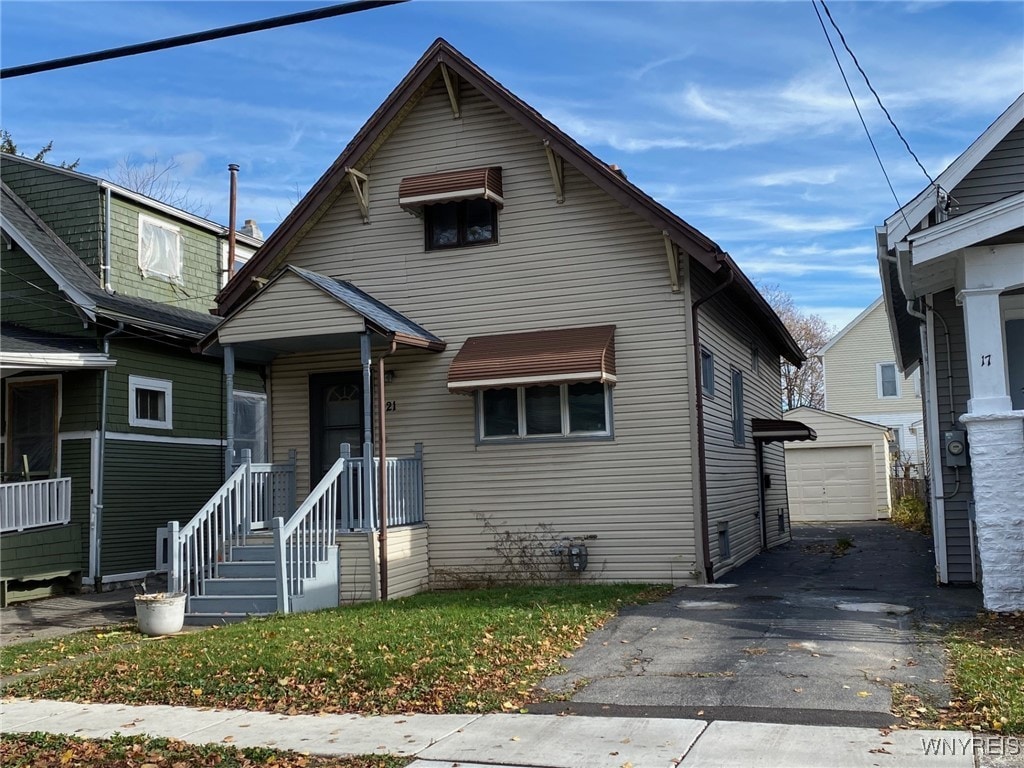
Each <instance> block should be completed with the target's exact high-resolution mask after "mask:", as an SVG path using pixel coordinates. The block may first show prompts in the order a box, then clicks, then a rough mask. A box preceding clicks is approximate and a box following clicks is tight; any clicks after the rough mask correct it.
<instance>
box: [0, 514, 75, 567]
mask: <svg viewBox="0 0 1024 768" xmlns="http://www.w3.org/2000/svg"><path fill="white" fill-rule="evenodd" d="M80 570H82V531H81V527H80V526H78V525H76V524H74V523H72V524H71V525H62V526H60V527H59V528H47V529H45V530H34V531H22V532H21V533H11V534H7V535H6V536H2V537H0V579H31V578H37V579H38V578H43V577H52V576H53V575H55V574H58V573H68V572H72V571H80Z"/></svg>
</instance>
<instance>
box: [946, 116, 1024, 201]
mask: <svg viewBox="0 0 1024 768" xmlns="http://www.w3.org/2000/svg"><path fill="white" fill-rule="evenodd" d="M1019 192H1024V123H1018V124H1017V127H1016V128H1014V129H1013V130H1012V131H1010V132H1009V133H1008V134H1007V135H1006V137H1005V138H1004V139H1003V140H1002V141H1001V142H999V144H997V145H996V146H995V147H994V148H993V149H992V151H991V152H989V153H988V155H986V156H985V159H984V160H982V161H981V162H980V163H978V164H977V165H976V166H975V167H974V169H973V170H972V171H971V172H970V173H968V174H967V176H966V177H964V179H963V181H961V182H960V183H959V184H957V185H956V187H954V188H953V191H952V193H951V194H952V197H953V198H954V199H955V200H956V208H954V209H953V210H952V211H951V212H950V216H951V217H956V216H963V215H964V214H965V213H970V212H971V211H974V210H977V209H978V208H981V207H983V206H986V205H991V204H992V203H995V202H998V201H999V200H1002V199H1003V198H1006V197H1009V196H1010V195H1015V194H1017V193H1019Z"/></svg>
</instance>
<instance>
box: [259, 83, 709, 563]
mask: <svg viewBox="0 0 1024 768" xmlns="http://www.w3.org/2000/svg"><path fill="white" fill-rule="evenodd" d="M462 109H463V118H462V119H460V120H453V119H452V116H451V109H450V106H449V104H448V99H447V95H446V93H445V91H444V89H443V87H441V86H438V87H435V88H434V89H433V90H432V91H431V92H430V94H429V95H428V96H426V97H425V99H424V100H423V101H422V102H421V103H420V105H419V106H418V107H417V109H416V110H415V111H414V112H413V113H412V114H411V115H410V117H409V118H408V119H407V120H406V121H405V122H404V123H403V124H402V125H401V126H400V127H399V128H398V129H397V130H396V131H395V132H394V134H393V135H392V136H391V138H390V139H389V141H388V142H387V143H386V144H385V145H384V146H383V147H382V148H381V149H380V151H379V152H378V154H377V155H376V156H375V157H374V159H373V160H372V162H370V163H369V164H367V165H366V166H365V167H363V168H362V170H363V171H364V172H366V173H367V174H368V175H369V177H370V189H371V194H370V220H371V223H370V224H369V225H364V224H363V223H362V217H361V215H360V213H359V210H358V207H357V206H356V205H355V203H354V202H353V199H352V197H351V194H350V193H345V194H344V195H343V196H342V197H341V198H340V199H339V201H338V202H336V203H335V204H334V205H333V207H332V208H331V209H330V210H329V211H328V212H327V213H326V214H325V216H324V218H323V219H322V220H321V221H320V222H319V223H318V224H317V226H316V227H314V228H313V229H312V230H311V231H310V233H309V234H308V235H307V236H306V237H305V238H304V239H303V240H302V241H301V242H300V243H299V244H298V246H297V247H296V249H295V250H294V251H293V252H292V254H291V255H290V257H289V259H290V261H291V262H292V263H294V264H296V265H298V266H302V267H306V268H308V269H312V270H314V271H317V272H321V273H324V274H327V275H331V276H335V277H344V278H346V279H349V280H352V281H353V282H354V283H355V284H356V285H358V286H359V287H360V288H362V289H363V290H366V291H368V292H370V293H371V294H372V295H374V296H375V297H376V298H378V299H380V300H382V301H384V302H386V303H388V304H390V305H391V306H392V307H394V308H395V309H397V310H399V311H400V312H402V313H404V314H405V315H406V316H408V317H410V318H411V319H412V320H414V321H416V322H417V323H419V324H421V325H423V326H424V327H426V328H427V329H428V330H430V331H431V332H433V333H435V334H437V335H439V336H441V337H442V338H443V339H445V341H446V342H448V348H447V350H446V351H445V352H443V353H441V354H433V353H428V352H422V351H418V352H402V353H400V354H398V355H396V356H394V357H392V358H389V360H388V363H387V367H388V369H390V370H394V371H395V373H396V378H395V381H394V383H393V384H392V385H389V388H388V399H389V400H395V401H396V403H397V410H396V411H395V412H394V413H392V414H390V415H389V418H388V444H389V453H391V454H392V455H403V454H404V455H408V454H411V453H412V449H413V444H414V443H415V442H417V441H422V442H423V443H424V451H425V454H424V475H425V485H426V488H425V495H426V517H427V520H428V522H429V524H430V530H429V540H430V560H431V568H432V570H433V571H436V570H438V569H445V570H448V571H451V570H456V571H459V570H467V571H473V572H479V571H487V572H490V570H491V569H492V568H493V563H494V555H493V553H492V552H491V551H490V549H489V548H490V547H492V546H493V538H492V537H491V536H490V535H489V534H487V533H486V532H485V531H484V528H483V526H482V523H481V518H482V517H486V518H487V519H489V520H491V521H493V522H494V523H495V524H496V525H498V526H501V527H505V526H508V527H510V528H515V529H519V530H522V531H526V532H534V531H536V530H537V527H538V526H539V525H541V524H547V523H550V524H551V525H552V527H553V529H554V530H555V531H557V532H558V533H560V534H566V535H569V534H572V535H584V534H596V535H597V536H598V539H597V540H595V541H593V542H590V543H589V544H588V546H589V548H590V569H589V570H588V572H587V576H588V577H592V578H601V579H604V580H616V581H621V580H633V581H639V580H654V581H667V580H670V579H672V580H675V581H677V582H681V581H686V580H690V579H692V578H693V577H692V575H691V572H692V571H694V570H696V569H697V565H696V563H695V552H694V541H693V536H694V531H693V509H692V495H693V488H692V483H691V473H690V462H691V460H693V457H692V456H691V455H690V440H689V435H688V430H689V428H690V425H689V421H688V410H687V407H686V405H685V403H686V398H687V397H688V392H687V387H686V380H687V378H686V377H687V366H688V365H689V359H688V351H687V350H688V348H687V343H686V338H687V334H686V327H685V318H684V314H683V304H682V299H681V295H680V294H673V293H671V290H670V288H669V285H668V278H667V267H666V264H665V246H664V242H663V240H662V237H661V233H660V232H658V231H655V230H653V229H652V228H651V227H650V226H649V225H647V224H645V223H644V222H642V221H641V220H640V219H639V218H638V217H636V216H634V215H633V214H631V213H628V212H627V211H625V210H624V209H623V208H622V207H621V206H619V205H618V204H617V203H615V202H614V201H613V200H611V199H610V198H609V197H607V196H606V195H605V194H604V193H603V192H601V191H600V190H598V189H597V188H595V187H593V186H592V185H591V184H590V183H589V182H587V181H586V180H585V179H584V178H583V177H582V176H581V175H579V174H578V173H576V172H574V171H572V170H571V169H568V168H567V169H566V175H565V186H566V201H565V203H564V204H562V205H558V204H556V203H555V201H554V191H553V188H552V183H551V178H550V174H549V171H548V166H547V159H546V156H545V154H544V149H543V146H542V145H541V143H540V142H539V141H537V140H536V139H535V138H534V137H532V136H530V135H528V134H527V133H526V132H525V131H523V130H522V129H520V128H519V127H518V126H516V125H515V124H514V123H512V122H511V121H510V120H509V119H508V118H507V117H506V116H505V115H504V113H501V112H500V111H499V110H498V109H497V108H496V107H494V106H493V105H491V104H489V103H487V102H486V101H485V100H483V99H482V98H481V97H479V96H478V95H476V94H474V93H471V92H469V91H468V90H467V91H466V92H464V93H463V103H462ZM485 165H486V166H501V168H502V175H503V182H504V192H505V206H504V208H503V210H502V211H501V212H500V214H499V226H498V229H499V242H498V243H497V244H493V245H484V246H477V247H470V248H461V249H453V250H444V251H433V252H426V251H425V250H424V246H423V221H422V219H419V218H416V217H414V216H412V215H410V214H409V213H406V212H405V211H403V210H402V209H401V208H400V207H399V205H398V185H399V182H400V181H401V179H402V178H403V177H405V176H411V175H417V174H422V173H430V172H433V171H441V170H450V169H458V168H470V167H479V166H485ZM594 324H614V325H616V326H617V330H616V333H615V344H616V353H617V368H618V378H619V383H618V385H617V386H616V387H615V388H614V426H615V439H614V441H610V440H605V441H590V442H587V441H577V442H548V443H543V444H542V443H523V444H513V445H508V444H502V445H498V444H489V445H476V441H475V411H474V398H473V397H469V396H459V395H451V394H449V393H448V392H447V388H446V376H447V370H448V365H449V364H450V362H451V360H452V358H453V357H454V355H455V354H456V353H457V352H458V350H459V348H460V347H461V345H462V342H463V341H464V340H465V339H466V338H467V337H469V336H473V335H479V334H490V333H508V332H516V331H531V330H542V329H549V328H560V327H569V326H577V327H579V326H588V325H594ZM346 368H347V369H350V370H354V369H357V368H358V362H357V356H356V353H355V351H354V350H353V351H352V352H351V353H347V354H345V355H342V354H339V355H335V356H333V357H332V356H330V355H327V356H325V355H303V356H289V357H285V358H279V359H278V360H277V361H275V363H274V365H273V369H272V371H273V372H272V392H273V395H272V397H273V411H274V413H273V421H274V452H275V456H277V457H278V458H281V457H283V456H285V455H286V454H287V450H288V448H293V447H294V448H297V449H298V450H299V460H300V484H301V485H300V487H302V486H304V485H307V484H308V462H309V437H308V426H307V425H308V404H307V402H306V401H307V399H308V380H307V372H308V371H314V370H317V371H325V370H343V369H346Z"/></svg>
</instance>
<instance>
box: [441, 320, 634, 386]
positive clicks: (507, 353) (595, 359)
mask: <svg viewBox="0 0 1024 768" xmlns="http://www.w3.org/2000/svg"><path fill="white" fill-rule="evenodd" d="M581 381H599V382H601V383H602V384H604V383H607V384H614V383H615V326H614V325H596V326H590V327H587V328H562V329H558V330H550V331H528V332H526V333H506V334H501V335H497V336H470V337H469V338H468V339H466V342H465V343H464V344H463V345H462V349H460V350H459V353H458V354H457V355H456V356H455V359H454V360H452V364H451V367H450V368H449V369H448V391H449V392H473V391H475V390H479V389H501V388H504V387H522V386H538V385H542V384H564V383H567V382H568V383H571V382H581Z"/></svg>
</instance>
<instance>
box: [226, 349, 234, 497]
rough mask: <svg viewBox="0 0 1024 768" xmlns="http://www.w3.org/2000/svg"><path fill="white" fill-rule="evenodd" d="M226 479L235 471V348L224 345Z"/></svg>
mask: <svg viewBox="0 0 1024 768" xmlns="http://www.w3.org/2000/svg"><path fill="white" fill-rule="evenodd" d="M224 389H225V392H224V403H225V407H224V422H225V423H224V479H225V480H227V479H228V478H229V477H231V473H232V472H234V471H235V348H234V346H233V345H231V344H225V345H224Z"/></svg>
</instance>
